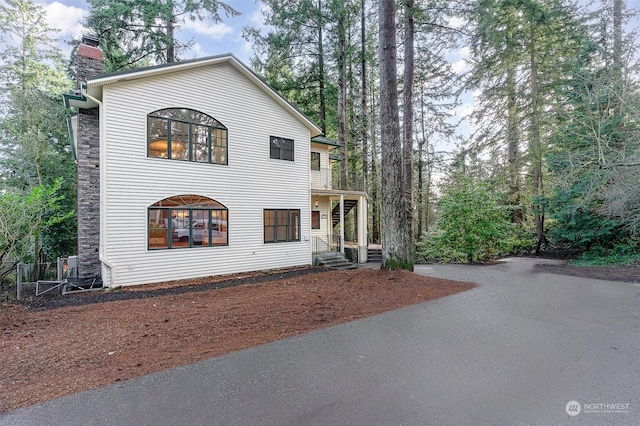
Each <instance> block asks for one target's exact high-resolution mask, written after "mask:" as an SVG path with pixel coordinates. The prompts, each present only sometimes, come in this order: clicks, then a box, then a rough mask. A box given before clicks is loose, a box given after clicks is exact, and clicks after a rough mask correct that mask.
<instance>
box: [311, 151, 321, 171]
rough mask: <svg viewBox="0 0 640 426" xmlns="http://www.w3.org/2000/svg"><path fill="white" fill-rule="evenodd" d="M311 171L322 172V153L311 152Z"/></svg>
mask: <svg viewBox="0 0 640 426" xmlns="http://www.w3.org/2000/svg"><path fill="white" fill-rule="evenodd" d="M311 170H320V153H319V152H313V151H311Z"/></svg>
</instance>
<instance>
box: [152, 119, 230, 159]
mask: <svg viewBox="0 0 640 426" xmlns="http://www.w3.org/2000/svg"><path fill="white" fill-rule="evenodd" d="M147 155H148V156H149V157H160V158H169V159H172V160H183V161H194V162H197V163H214V164H227V161H228V160H227V128H226V127H224V126H223V125H222V124H221V123H220V122H219V121H218V120H216V119H215V118H213V117H210V116H208V115H207V114H204V113H202V112H199V111H195V110H192V109H186V108H167V109H161V110H159V111H156V112H152V113H151V114H149V115H148V116H147Z"/></svg>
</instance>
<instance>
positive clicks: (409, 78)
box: [402, 0, 415, 251]
mask: <svg viewBox="0 0 640 426" xmlns="http://www.w3.org/2000/svg"><path fill="white" fill-rule="evenodd" d="M404 6H405V7H404V12H405V25H404V91H403V102H402V103H403V108H402V129H403V137H402V151H403V155H402V157H403V162H404V197H405V203H406V215H407V225H408V226H409V248H410V249H411V250H412V251H413V217H412V216H413V214H412V213H413V211H412V209H413V70H414V66H413V60H414V51H413V41H414V38H415V37H414V27H415V24H414V18H413V7H414V2H413V0H405V4H404Z"/></svg>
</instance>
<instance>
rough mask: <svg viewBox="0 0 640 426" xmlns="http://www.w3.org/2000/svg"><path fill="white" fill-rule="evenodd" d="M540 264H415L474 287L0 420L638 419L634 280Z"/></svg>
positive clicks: (638, 303) (639, 295)
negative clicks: (543, 268)
mask: <svg viewBox="0 0 640 426" xmlns="http://www.w3.org/2000/svg"><path fill="white" fill-rule="evenodd" d="M539 262H550V261H542V260H537V259H508V260H507V262H505V263H502V264H497V265H493V266H463V265H460V266H456V265H437V266H417V267H416V272H418V273H421V274H425V275H432V276H437V277H443V278H451V279H456V280H466V281H473V282H476V283H478V284H479V286H478V287H477V288H475V289H473V290H471V291H468V292H464V293H460V294H457V295H454V296H450V297H446V298H443V299H438V300H435V301H430V302H425V303H422V304H419V305H414V306H410V307H407V308H404V309H399V310H395V311H392V312H388V313H385V314H382V315H377V316H375V317H371V318H367V319H363V320H359V321H354V322H351V323H347V324H342V325H339V326H335V327H330V328H326V329H323V330H319V331H316V332H312V333H309V334H306V335H302V336H298V337H295V338H291V339H286V340H282V341H278V342H274V343H269V344H266V345H262V346H258V347H255V348H251V349H248V350H244V351H239V352H236V353H232V354H229V355H225V356H221V357H217V358H213V359H210V360H206V361H202V362H198V363H196V364H191V365H187V366H183V367H178V368H175V369H171V370H167V371H163V372H160V373H155V374H151V375H147V376H143V377H140V378H137V379H133V380H130V381H126V382H123V383H118V384H115V385H111V386H106V387H103V388H99V389H96V390H93V391H88V392H84V393H80V394H76V395H71V396H68V397H65V398H61V399H57V400H53V401H49V402H46V403H43V404H40V405H35V406H31V407H27V408H24V409H20V410H17V411H14V412H11V413H9V414H7V415H5V416H3V417H0V425H43V424H47V425H94V424H96V425H136V426H140V425H254V424H255V425H431V424H434V425H443V424H452V425H453V424H455V425H459V424H543V425H548V424H580V425H583V424H593V425H602V424H633V425H637V424H640V284H637V283H636V284H634V283H622V282H609V281H602V280H592V279H585V278H579V277H569V276H562V275H553V274H548V273H540V272H536V270H535V268H534V265H535V263H539ZM571 401H575V402H572V403H571V404H568V403H570V402H571ZM567 408H569V410H567ZM578 410H580V412H579V413H578ZM570 414H572V415H570Z"/></svg>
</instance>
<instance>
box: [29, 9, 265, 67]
mask: <svg viewBox="0 0 640 426" xmlns="http://www.w3.org/2000/svg"><path fill="white" fill-rule="evenodd" d="M37 3H39V4H41V5H43V6H44V8H45V11H46V13H47V19H48V23H49V26H50V27H52V28H57V29H59V30H60V31H59V32H58V33H57V36H58V37H59V38H60V39H61V40H69V39H70V38H72V37H80V36H81V35H82V33H83V31H84V28H83V27H82V25H81V23H82V21H83V20H84V19H85V17H86V15H87V3H86V2H85V1H82V0H56V1H38V2H37ZM226 3H227V4H229V5H231V6H233V7H234V8H235V9H236V10H238V11H240V12H242V15H240V16H237V17H226V16H224V15H223V16H222V17H223V22H222V23H218V24H213V23H211V22H190V21H187V22H183V23H182V24H181V29H180V31H179V33H178V38H179V40H180V41H182V42H187V41H189V40H191V39H192V38H193V39H194V42H195V43H194V45H193V48H192V49H191V50H190V51H187V52H183V53H181V57H182V59H191V58H199V57H203V56H210V55H216V54H220V53H233V54H234V55H236V56H237V57H238V58H239V59H240V60H241V61H243V62H245V63H247V64H248V63H249V58H250V57H251V56H252V51H251V45H250V44H249V43H247V42H246V41H245V40H244V39H243V38H242V27H244V26H247V25H250V26H255V27H259V26H261V25H262V17H263V14H262V13H261V12H260V8H259V5H258V4H256V1H255V0H226ZM60 48H61V49H62V50H63V51H64V52H65V54H68V53H69V47H68V46H66V45H65V44H64V43H61V44H60Z"/></svg>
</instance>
